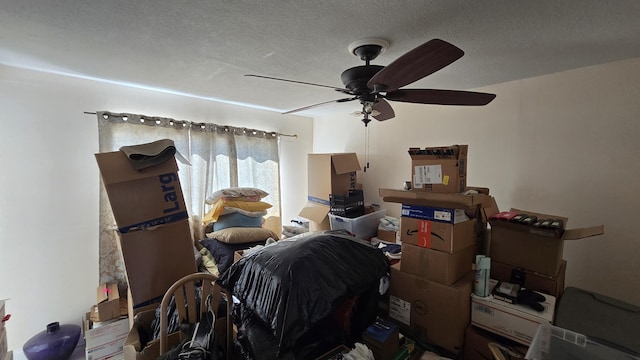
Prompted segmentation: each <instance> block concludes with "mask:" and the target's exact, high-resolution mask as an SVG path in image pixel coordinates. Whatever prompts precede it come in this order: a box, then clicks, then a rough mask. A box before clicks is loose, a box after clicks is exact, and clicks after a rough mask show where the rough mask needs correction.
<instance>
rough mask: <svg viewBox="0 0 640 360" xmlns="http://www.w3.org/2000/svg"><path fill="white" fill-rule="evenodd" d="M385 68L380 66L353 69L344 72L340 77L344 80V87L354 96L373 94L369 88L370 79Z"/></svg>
mask: <svg viewBox="0 0 640 360" xmlns="http://www.w3.org/2000/svg"><path fill="white" fill-rule="evenodd" d="M383 68H384V66H380V65H363V66H356V67H352V68H350V69H347V70H345V71H343V72H342V75H340V79H341V80H342V83H343V84H344V87H345V88H347V89H349V90H350V91H351V92H352V93H353V94H354V95H363V94H369V93H370V92H371V89H369V87H367V83H368V82H369V79H371V78H372V77H373V75H375V74H376V73H378V71H380V70H382V69H383Z"/></svg>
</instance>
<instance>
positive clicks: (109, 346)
mask: <svg viewBox="0 0 640 360" xmlns="http://www.w3.org/2000/svg"><path fill="white" fill-rule="evenodd" d="M93 325H94V328H93V329H90V330H87V331H86V332H85V341H86V348H85V355H86V358H87V359H91V360H98V359H107V358H109V359H124V354H123V351H122V348H123V346H124V340H125V338H126V337H127V334H128V333H129V319H127V318H125V319H120V320H112V321H106V322H103V323H93ZM96 325H99V326H98V327H95V326H96Z"/></svg>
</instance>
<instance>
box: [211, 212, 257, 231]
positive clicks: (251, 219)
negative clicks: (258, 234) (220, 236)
mask: <svg viewBox="0 0 640 360" xmlns="http://www.w3.org/2000/svg"><path fill="white" fill-rule="evenodd" d="M263 221H264V217H263V216H257V217H256V216H246V215H244V214H241V213H239V212H235V213H231V214H226V215H224V214H221V215H220V216H218V221H216V222H214V223H213V231H218V230H222V229H226V228H230V227H253V228H259V227H262V222H263Z"/></svg>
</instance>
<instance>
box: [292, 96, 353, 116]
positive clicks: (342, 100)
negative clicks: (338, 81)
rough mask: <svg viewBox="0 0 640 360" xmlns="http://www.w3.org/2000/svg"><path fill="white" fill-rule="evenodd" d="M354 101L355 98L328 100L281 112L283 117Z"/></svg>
mask: <svg viewBox="0 0 640 360" xmlns="http://www.w3.org/2000/svg"><path fill="white" fill-rule="evenodd" d="M356 99H357V97H352V98H344V99H338V100H329V101H325V102H321V103H318V104H313V105H309V106H305V107H301V108H297V109H293V110H289V111H286V112H283V113H282V114H283V115H284V114H291V113H296V112H300V111H304V110H309V109H311V108H315V107H318V106H322V105H326V104H331V103H342V102H347V101H353V100H356Z"/></svg>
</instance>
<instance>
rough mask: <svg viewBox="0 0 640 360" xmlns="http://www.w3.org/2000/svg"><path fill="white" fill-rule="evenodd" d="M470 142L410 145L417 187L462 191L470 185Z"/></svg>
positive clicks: (454, 191) (412, 176)
mask: <svg viewBox="0 0 640 360" xmlns="http://www.w3.org/2000/svg"><path fill="white" fill-rule="evenodd" d="M468 147H469V146H468V145H452V146H445V147H429V148H424V149H421V148H415V147H412V148H409V155H410V156H411V182H412V188H413V190H417V191H433V192H442V193H461V192H464V191H465V189H466V186H467V151H468Z"/></svg>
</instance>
